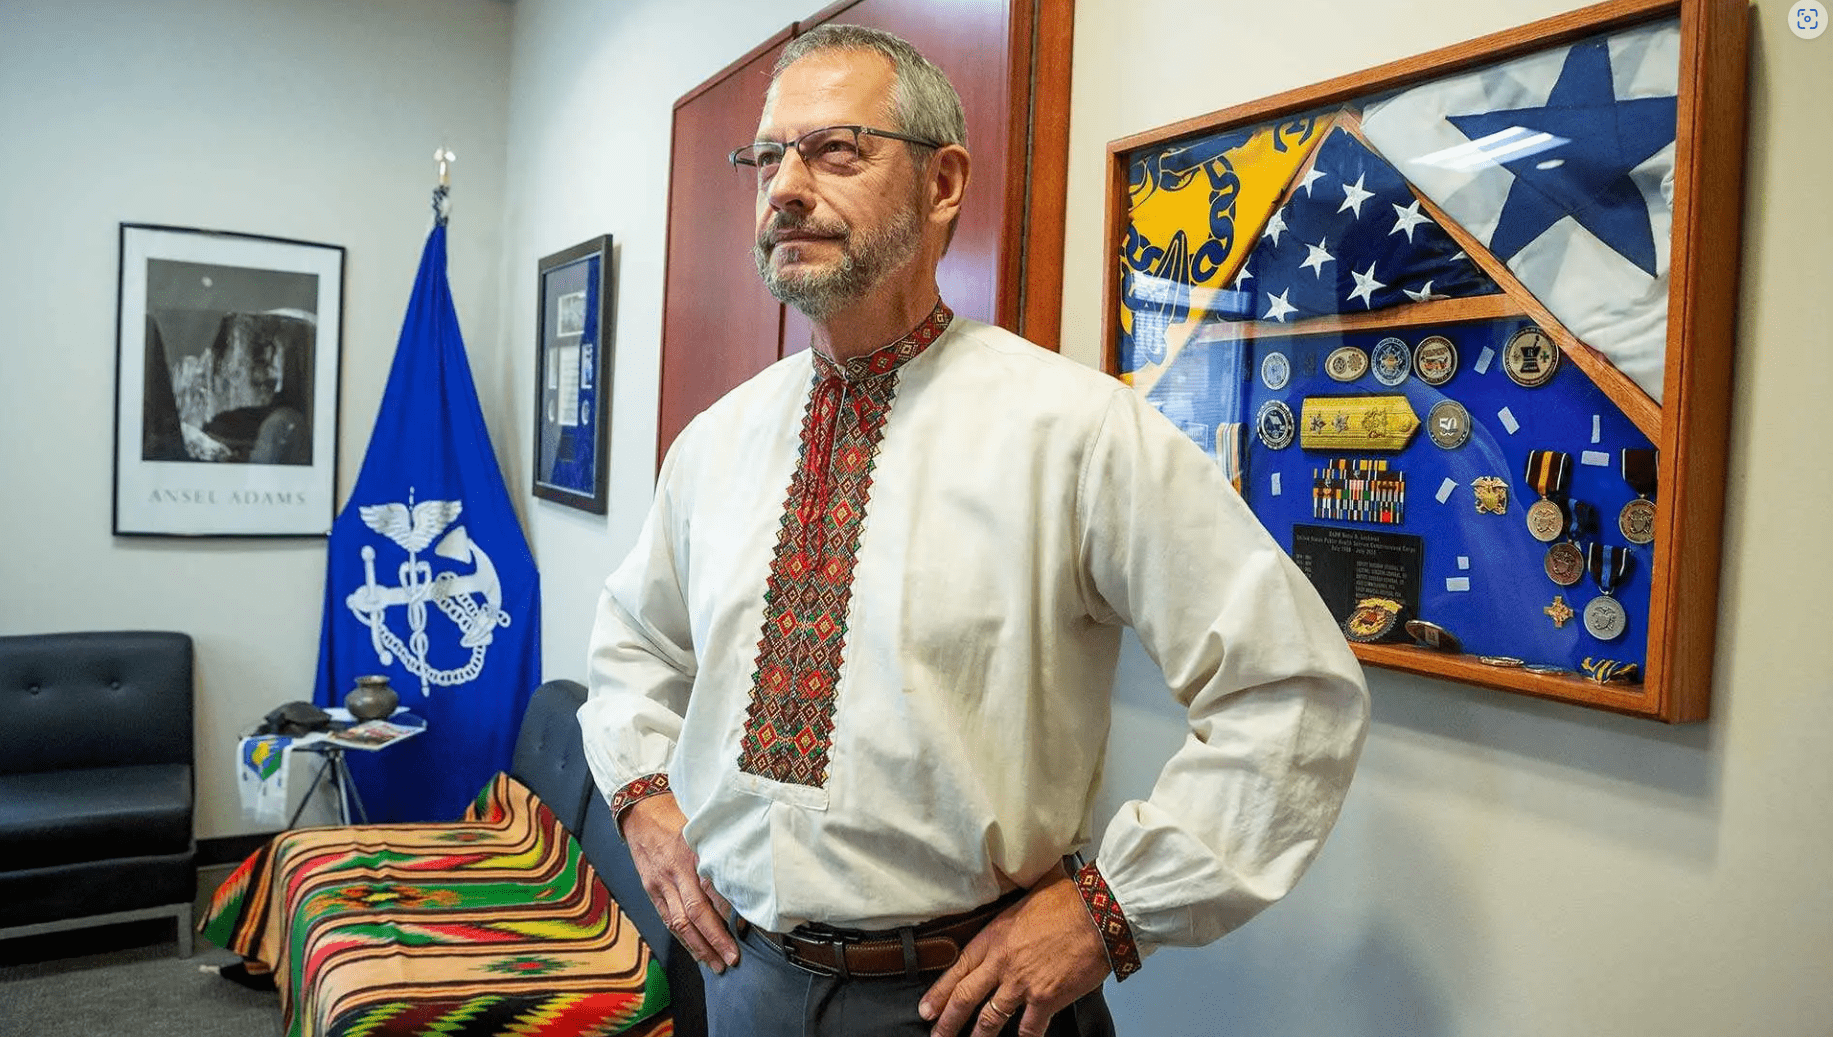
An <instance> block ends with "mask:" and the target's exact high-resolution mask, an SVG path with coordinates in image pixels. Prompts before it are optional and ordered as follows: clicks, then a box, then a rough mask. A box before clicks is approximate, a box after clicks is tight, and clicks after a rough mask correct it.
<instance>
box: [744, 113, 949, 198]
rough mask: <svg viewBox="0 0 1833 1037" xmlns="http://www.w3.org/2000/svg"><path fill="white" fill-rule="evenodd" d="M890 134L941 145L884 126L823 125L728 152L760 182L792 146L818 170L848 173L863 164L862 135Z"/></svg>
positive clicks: (907, 140)
mask: <svg viewBox="0 0 1833 1037" xmlns="http://www.w3.org/2000/svg"><path fill="white" fill-rule="evenodd" d="M861 137H886V138H889V139H891V140H901V141H903V142H904V143H906V144H916V145H919V146H921V147H925V148H939V147H942V146H943V144H942V142H941V141H936V140H924V139H923V138H921V137H912V136H910V135H909V134H905V133H896V132H893V131H891V130H881V129H878V128H876V127H873V126H823V127H821V128H820V129H818V130H809V131H808V132H807V133H804V134H802V135H801V136H800V137H797V138H796V139H794V140H790V141H774V140H760V141H753V142H752V143H750V144H746V145H744V146H743V147H740V148H735V149H733V151H732V153H731V154H729V155H727V156H726V161H728V162H730V163H732V165H733V167H734V168H736V169H743V168H745V167H747V166H749V167H752V168H753V169H755V170H756V172H757V182H758V186H760V187H761V186H763V185H764V184H766V183H769V182H770V181H771V180H772V179H774V178H775V177H776V174H777V170H779V169H781V168H782V166H783V157H784V156H785V155H787V154H788V153H789V149H790V148H794V149H796V153H797V154H799V155H801V156H802V164H803V165H806V166H807V167H808V168H809V169H810V170H812V171H813V172H815V173H817V174H829V175H837V176H845V175H848V174H850V173H853V172H856V171H857V170H858V169H859V167H860V165H861V161H860V159H861V152H860V149H859V138H861Z"/></svg>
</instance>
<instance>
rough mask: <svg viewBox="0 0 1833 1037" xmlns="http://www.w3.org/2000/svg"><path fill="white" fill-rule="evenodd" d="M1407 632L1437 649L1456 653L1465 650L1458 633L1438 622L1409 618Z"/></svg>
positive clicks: (1429, 646)
mask: <svg viewBox="0 0 1833 1037" xmlns="http://www.w3.org/2000/svg"><path fill="white" fill-rule="evenodd" d="M1406 629H1407V634H1408V635H1409V636H1411V637H1412V638H1413V640H1415V641H1418V642H1419V643H1420V644H1422V645H1425V646H1426V647H1427V648H1431V649H1433V650H1435V651H1440V652H1450V653H1452V654H1454V655H1455V654H1456V653H1458V652H1461V651H1463V650H1464V645H1463V642H1461V641H1459V640H1458V639H1457V635H1456V634H1453V633H1452V632H1451V631H1449V630H1446V629H1445V628H1444V627H1442V626H1439V625H1438V624H1437V623H1428V622H1426V621H1425V620H1423V619H1409V620H1407V623H1406Z"/></svg>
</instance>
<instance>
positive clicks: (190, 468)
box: [114, 223, 344, 536]
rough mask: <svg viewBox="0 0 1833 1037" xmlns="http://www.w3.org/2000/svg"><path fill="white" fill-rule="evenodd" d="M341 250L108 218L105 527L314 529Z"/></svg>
mask: <svg viewBox="0 0 1833 1037" xmlns="http://www.w3.org/2000/svg"><path fill="white" fill-rule="evenodd" d="M343 292H344V249H343V248H342V247H341V246H338V245H321V244H315V243H312V242H305V241H290V240H286V239H282V238H270V237H261V236H257V235H253V234H236V233H230V232H226V231H205V230H195V229H190V228H182V227H159V226H152V225H148V224H137V223H123V224H122V225H121V267H120V277H119V295H118V309H117V315H118V323H117V326H116V367H115V463H114V532H115V533H116V534H117V535H122V536H130V535H159V536H325V535H327V534H328V533H329V532H330V530H331V520H332V518H333V516H334V513H335V510H336V509H335V501H334V500H333V497H334V494H335V489H336V485H337V404H338V372H339V367H340V363H341V356H342V328H343Z"/></svg>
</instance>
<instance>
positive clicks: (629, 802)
mask: <svg viewBox="0 0 1833 1037" xmlns="http://www.w3.org/2000/svg"><path fill="white" fill-rule="evenodd" d="M669 791H672V790H670V789H669V787H668V775H666V774H645V775H643V776H642V777H640V778H637V779H636V780H634V781H631V782H629V783H628V784H626V785H625V786H624V787H623V788H621V789H618V790H617V792H616V793H614V794H613V795H612V796H611V816H612V818H614V819H615V820H617V821H618V823H619V824H620V825H621V824H622V823H623V819H624V811H626V810H629V809H630V808H631V806H633V805H635V803H636V801H637V800H639V799H648V798H649V797H650V796H659V795H661V794H662V793H664V792H669Z"/></svg>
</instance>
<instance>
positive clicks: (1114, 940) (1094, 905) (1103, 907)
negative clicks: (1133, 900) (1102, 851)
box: [1076, 861, 1139, 982]
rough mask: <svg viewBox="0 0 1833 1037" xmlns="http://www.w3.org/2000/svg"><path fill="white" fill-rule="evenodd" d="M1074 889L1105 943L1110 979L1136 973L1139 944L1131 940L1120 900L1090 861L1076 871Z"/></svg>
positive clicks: (1122, 977) (1130, 928)
mask: <svg viewBox="0 0 1833 1037" xmlns="http://www.w3.org/2000/svg"><path fill="white" fill-rule="evenodd" d="M1076 892H1078V893H1080V894H1082V905H1083V906H1084V907H1086V908H1088V917H1089V918H1090V919H1091V920H1092V921H1093V922H1094V923H1095V928H1096V929H1098V930H1100V932H1101V940H1102V942H1104V943H1106V944H1107V963H1108V965H1109V966H1111V967H1112V968H1113V970H1114V980H1115V981H1116V982H1119V981H1120V980H1124V979H1126V978H1127V977H1128V976H1131V975H1132V974H1133V973H1135V972H1138V971H1139V945H1138V944H1136V943H1134V942H1133V927H1132V926H1130V925H1128V924H1127V916H1126V915H1125V913H1123V912H1122V911H1121V910H1120V901H1118V900H1115V899H1114V894H1113V892H1112V891H1110V890H1109V889H1108V888H1107V880H1106V879H1104V878H1102V877H1101V873H1100V872H1099V871H1096V870H1095V862H1094V861H1089V862H1088V863H1087V864H1084V865H1082V869H1081V870H1080V871H1078V872H1076Z"/></svg>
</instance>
